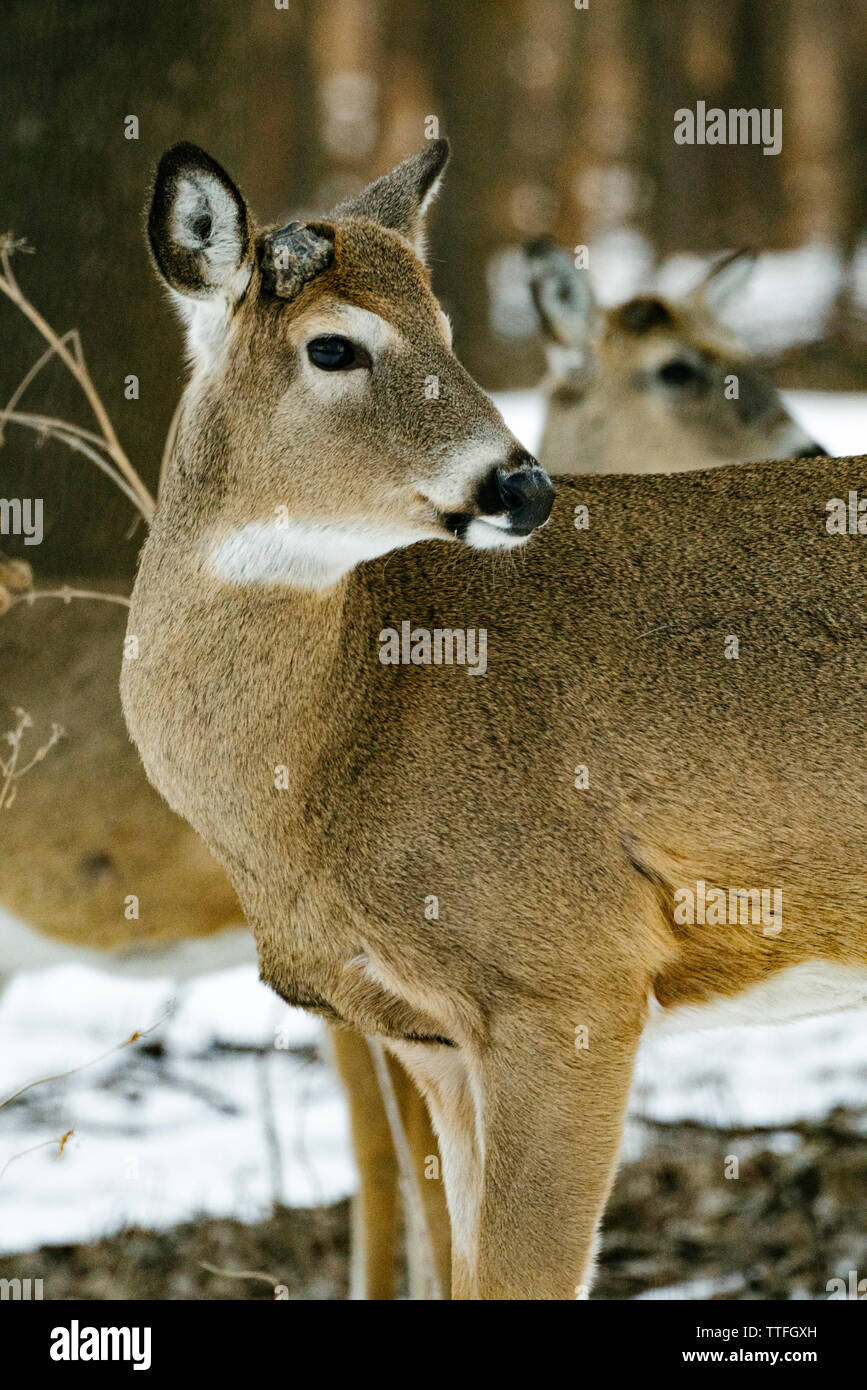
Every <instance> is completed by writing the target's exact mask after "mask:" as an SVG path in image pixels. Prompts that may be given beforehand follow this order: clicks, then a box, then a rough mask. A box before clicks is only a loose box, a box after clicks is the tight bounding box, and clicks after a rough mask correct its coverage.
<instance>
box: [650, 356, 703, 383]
mask: <svg viewBox="0 0 867 1390" xmlns="http://www.w3.org/2000/svg"><path fill="white" fill-rule="evenodd" d="M658 376H659V379H660V381H662V382H664V383H665V385H666V386H696V385H698V383H699V382H701V381H703V380H704V378H703V376H702V374H701V372H700V371H699V370H698V368H697V367H696V366H694V365H693V363H692V362H687V361H686V359H685V358H683V357H673V358H672V359H671V361H670V362H664V363H663V364H662V366H661V367H660V368H659V372H658Z"/></svg>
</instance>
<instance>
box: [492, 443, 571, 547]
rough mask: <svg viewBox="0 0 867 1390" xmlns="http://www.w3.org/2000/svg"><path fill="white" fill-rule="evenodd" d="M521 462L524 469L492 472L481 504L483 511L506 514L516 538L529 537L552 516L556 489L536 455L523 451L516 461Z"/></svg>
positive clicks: (495, 470)
mask: <svg viewBox="0 0 867 1390" xmlns="http://www.w3.org/2000/svg"><path fill="white" fill-rule="evenodd" d="M517 459H521V465H520V467H517V468H516V467H512V468H495V469H494V470H493V471H492V473H491V474H490V476H489V477H488V478H487V479H486V480H485V484H484V486H483V488H482V495H481V497H480V499H479V502H480V506H481V510H482V511H483V512H487V513H488V515H495V514H497V513H502V512H505V513H506V515H507V516H508V518H509V529H510V530H511V532H512V533H513V534H514V535H520V536H529V534H530V532H531V531H535V530H536V528H537V527H538V526H543V525H544V523H545V522H546V521H547V520H548V517H549V516H550V515H551V508H552V507H553V505H554V488H553V485H552V483H551V479H550V478H549V477H548V474H547V473H546V472H545V471H544V469H542V468H540V467H539V465H538V464H537V463H536V460H535V459H534V458H533V457H532V455H530V454H525V453H523V451H522V452H521V453H520V454H517V455H516V457H515V460H514V461H515V462H517ZM524 460H526V462H524ZM510 462H512V460H510Z"/></svg>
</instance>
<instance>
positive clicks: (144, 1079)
mask: <svg viewBox="0 0 867 1390" xmlns="http://www.w3.org/2000/svg"><path fill="white" fill-rule="evenodd" d="M790 400H791V404H792V408H793V410H795V411H796V412H797V413H798V415H799V418H801V419H802V420H803V422H804V424H805V425H806V427H807V428H808V429H809V430H810V432H811V433H815V434H816V435H817V437H818V438H819V439H821V440H823V441H824V442H827V443H828V445H829V446H830V447H831V448H833V449H837V450H839V451H840V452H843V451H845V452H856V451H865V450H867V397H864V396H855V395H837V394H834V395H831V394H828V393H822V392H797V393H793V394H792V396H791V397H790ZM498 404H499V405H500V407H501V408H502V409H503V411H504V413H505V415H506V418H507V420H508V422H509V424H510V426H511V427H512V429H513V430H514V431H515V433H516V434H517V435H518V437H519V438H521V439H522V441H523V442H524V443H525V444H526V445H527V446H528V447H529V448H533V447H534V445H535V443H536V442H537V440H538V434H539V425H540V415H541V411H540V402H539V399H538V396H537V395H536V394H535V393H534V392H529V391H519V392H510V393H506V394H505V395H502V396H500V397H499V398H498ZM173 997H174V999H175V1004H174V1008H173V1011H172V1012H171V1013H170V1014H169V1015H168V1016H165V1015H166V1011H167V1009H168V1008H169V1006H170V1001H171V1000H172V998H173ZM160 1019H162V1022H161V1023H159V1026H158V1027H157V1028H156V1029H155V1031H154V1032H153V1033H152V1034H151V1036H150V1037H149V1038H147V1039H146V1040H145V1041H144V1043H139V1044H138V1045H135V1046H130V1047H121V1048H120V1050H114V1051H111V1052H110V1055H108V1056H107V1057H105V1058H103V1060H101V1061H99V1062H97V1063H96V1064H95V1065H93V1066H89V1067H88V1066H86V1064H87V1063H88V1062H91V1061H92V1060H93V1059H94V1058H97V1057H99V1056H100V1055H101V1054H102V1053H105V1052H106V1051H107V1050H108V1049H117V1048H118V1045H119V1044H122V1043H123V1041H124V1039H126V1038H128V1037H129V1035H130V1034H131V1033H132V1032H133V1031H134V1030H136V1029H139V1030H145V1029H148V1028H150V1027H151V1026H152V1025H153V1024H154V1023H156V1022H157V1021H158V1020H160ZM321 1040H322V1029H321V1027H320V1025H319V1024H318V1022H317V1021H316V1020H314V1019H312V1018H310V1017H308V1016H307V1015H304V1014H301V1013H299V1012H292V1011H290V1010H287V1008H286V1006H285V1005H283V1004H282V1003H281V1002H280V1001H279V1000H278V999H277V998H276V996H274V995H273V994H272V993H271V992H270V991H268V990H267V989H266V988H265V987H264V986H263V985H261V984H260V983H259V981H258V979H257V977H256V971H255V967H254V966H252V965H251V966H239V967H236V968H234V969H232V970H224V971H222V972H220V973H218V974H214V975H210V976H204V977H201V978H198V979H194V980H191V981H187V982H185V983H184V984H183V985H182V986H180V987H176V986H175V985H174V984H173V982H172V981H171V980H168V979H165V980H160V979H147V980H127V979H118V978H117V977H109V976H106V975H103V974H100V973H99V972H98V971H96V970H93V969H90V968H88V967H85V966H79V965H64V966H61V967H57V968H54V969H51V970H45V971H42V972H33V973H29V974H21V975H18V976H16V977H15V978H14V979H13V981H12V984H11V985H10V987H9V989H8V991H7V992H6V993H5V994H4V995H3V996H2V997H0V1099H2V1097H4V1096H6V1095H8V1094H9V1093H11V1092H12V1091H14V1090H15V1089H16V1088H17V1087H19V1086H23V1085H26V1084H27V1083H28V1082H30V1081H32V1080H34V1079H36V1078H40V1077H49V1076H51V1075H54V1074H55V1073H58V1072H64V1071H67V1070H69V1069H70V1068H73V1067H78V1066H85V1068H86V1069H85V1070H83V1071H80V1072H78V1073H76V1074H75V1075H73V1076H70V1077H68V1078H67V1079H65V1080H61V1081H51V1082H46V1083H44V1084H40V1085H37V1086H36V1087H34V1088H33V1089H31V1090H30V1091H28V1093H27V1095H26V1097H23V1098H22V1099H21V1100H20V1101H18V1102H16V1103H15V1104H13V1105H10V1106H8V1107H6V1108H4V1109H2V1110H0V1251H15V1250H25V1249H28V1248H30V1247H31V1246H33V1245H35V1244H38V1243H41V1242H48V1243H64V1242H68V1241H74V1240H87V1239H93V1238H97V1237H99V1236H101V1235H104V1234H108V1233H110V1232H113V1231H116V1230H119V1229H121V1228H123V1227H124V1226H125V1225H127V1224H129V1223H131V1222H138V1223H143V1224H145V1225H148V1226H153V1227H166V1226H170V1225H172V1224H174V1223H175V1222H177V1221H181V1220H184V1219H188V1218H190V1217H193V1216H195V1215H197V1214H200V1213H210V1214H214V1215H229V1214H231V1215H235V1216H240V1217H242V1218H244V1219H253V1218H255V1217H257V1216H260V1215H263V1214H264V1213H266V1212H267V1211H268V1209H269V1208H270V1206H271V1203H272V1202H273V1200H274V1199H275V1197H276V1198H279V1200H281V1201H284V1202H288V1203H290V1204H294V1205H307V1204H318V1203H325V1202H331V1201H334V1200H336V1199H337V1198H339V1197H342V1196H345V1195H346V1194H347V1193H348V1192H350V1191H351V1190H352V1188H353V1186H354V1183H355V1172H354V1165H353V1162H352V1158H351V1155H350V1152H349V1147H348V1130H347V1120H346V1113H345V1106H344V1103H343V1100H342V1096H341V1094H340V1090H339V1087H338V1083H337V1081H336V1080H335V1078H334V1076H333V1074H332V1073H331V1071H330V1070H329V1068H328V1067H327V1065H326V1064H325V1063H324V1062H323V1061H322V1059H321V1056H320V1055H319V1046H320V1043H321ZM157 1042H159V1043H161V1044H162V1048H163V1052H162V1055H154V1046H153V1045H154V1044H156V1043H157ZM838 1105H846V1106H850V1107H852V1108H854V1109H858V1110H860V1109H865V1111H867V1013H865V1012H860V1011H859V1012H853V1013H848V1014H837V1015H833V1016H826V1017H824V1018H817V1019H810V1020H806V1021H803V1022H799V1023H793V1024H788V1025H785V1026H780V1025H777V1026H774V1027H769V1028H757V1027H752V1028H740V1029H715V1030H713V1031H708V1032H705V1033H687V1034H678V1035H674V1036H671V1037H664V1038H658V1039H655V1040H647V1041H646V1042H645V1043H644V1045H643V1047H642V1049H641V1053H640V1057H639V1062H638V1067H637V1071H636V1078H635V1084H634V1088H633V1096H632V1103H631V1108H630V1113H631V1116H632V1121H631V1123H630V1126H629V1129H628V1132H627V1138H626V1145H625V1150H626V1153H627V1154H628V1153H629V1152H630V1151H635V1149H636V1147H637V1145H638V1144H639V1143H640V1142H641V1124H640V1120H641V1117H647V1118H651V1119H655V1120H660V1121H670V1120H674V1119H688V1118H692V1119H695V1120H699V1121H706V1122H712V1123H714V1124H726V1125H750V1124H753V1123H756V1124H762V1125H774V1124H779V1125H786V1124H789V1123H791V1122H792V1121H794V1120H797V1119H804V1118H813V1119H819V1118H821V1117H823V1116H825V1115H827V1114H828V1113H829V1112H830V1111H831V1110H833V1109H834V1107H835V1106H838ZM69 1129H72V1130H74V1135H73V1136H72V1138H71V1139H70V1140H69V1141H68V1142H67V1144H66V1146H65V1149H64V1152H63V1154H62V1155H61V1156H60V1157H59V1158H58V1157H56V1151H57V1144H56V1143H55V1144H53V1145H51V1146H50V1147H44V1148H40V1149H36V1150H35V1151H33V1152H27V1153H25V1152H24V1151H25V1150H28V1149H31V1148H32V1147H33V1146H34V1145H38V1144H44V1143H45V1142H46V1141H49V1140H52V1139H58V1138H59V1137H60V1136H61V1135H62V1134H64V1133H65V1132H66V1131H67V1130H69ZM271 1130H273V1131H274V1132H276V1152H275V1142H274V1141H273V1140H269V1138H268V1134H269V1132H271ZM16 1155H20V1157H16ZM4 1165H5V1166H4ZM275 1171H277V1172H279V1178H276V1179H275V1178H274V1176H273V1175H274V1173H275ZM275 1183H276V1190H275Z"/></svg>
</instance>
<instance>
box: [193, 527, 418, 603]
mask: <svg viewBox="0 0 867 1390" xmlns="http://www.w3.org/2000/svg"><path fill="white" fill-rule="evenodd" d="M430 534H431V535H433V532H431V533H430ZM423 539H425V537H424V536H423V535H421V534H420V533H418V532H410V531H408V530H401V529H400V528H398V527H395V528H394V529H382V530H376V529H374V528H371V527H365V526H364V524H363V523H362V522H361V521H359V522H358V524H357V526H353V525H352V524H351V523H350V522H345V523H342V524H339V523H332V522H327V521H321V522H320V521H292V520H287V521H283V520H280V521H250V522H248V523H247V525H246V526H242V527H241V528H240V530H238V531H233V532H232V533H231V535H228V536H225V537H224V538H223V540H221V541H220V542H219V543H218V544H217V546H216V547H215V548H214V550H213V551H212V553H211V568H212V570H213V573H214V574H215V575H216V576H217V578H218V579H222V580H223V581H225V582H226V583H229V584H287V585H290V586H292V587H295V588H300V589H330V588H331V587H332V585H334V584H336V583H337V581H338V580H339V579H342V577H343V575H345V574H348V573H349V571H350V570H352V569H354V568H355V566H356V565H360V564H361V563H362V561H364V560H375V559H376V557H377V556H378V555H386V554H387V553H388V551H390V550H397V549H399V548H400V547H402V546H405V545H412V544H413V543H414V542H415V541H419V540H423Z"/></svg>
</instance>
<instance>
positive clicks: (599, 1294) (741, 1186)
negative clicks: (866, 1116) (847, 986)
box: [0, 1110, 867, 1300]
mask: <svg viewBox="0 0 867 1390" xmlns="http://www.w3.org/2000/svg"><path fill="white" fill-rule="evenodd" d="M862 1120H863V1116H859V1115H853V1114H851V1113H850V1112H847V1111H844V1110H838V1111H835V1112H834V1113H833V1114H832V1115H831V1116H830V1117H829V1118H828V1119H827V1120H826V1121H825V1122H823V1123H821V1124H809V1123H801V1124H797V1125H794V1126H792V1127H791V1128H785V1129H782V1128H781V1129H768V1130H756V1129H745V1130H744V1129H742V1130H728V1129H714V1128H711V1127H708V1126H703V1125H698V1124H695V1123H685V1124H663V1125H652V1126H649V1127H648V1134H647V1136H646V1142H647V1152H646V1153H645V1154H644V1155H643V1156H642V1157H641V1158H639V1159H638V1160H636V1161H634V1162H630V1163H627V1164H625V1165H624V1166H623V1168H622V1169H621V1171H620V1174H619V1177H618V1180H617V1184H616V1186H615V1189H614V1193H613V1195H612V1199H611V1203H610V1205H609V1209H608V1214H607V1218H606V1223H605V1232H604V1242H603V1249H602V1256H601V1260H600V1266H599V1274H598V1278H597V1281H596V1284H595V1286H594V1288H593V1293H592V1297H593V1298H605V1299H628V1298H634V1297H636V1296H645V1297H646V1296H648V1295H651V1296H652V1294H653V1292H654V1291H655V1292H656V1296H658V1297H660V1296H661V1297H668V1298H698V1299H716V1298H721V1299H792V1298H804V1299H815V1298H826V1297H827V1287H826V1286H827V1282H828V1279H829V1278H830V1277H832V1276H833V1275H834V1274H842V1276H843V1278H844V1279H848V1271H849V1270H850V1269H851V1270H856V1271H858V1270H859V1268H860V1270H861V1272H862V1273H863V1274H867V1239H865V1225H864V1191H865V1182H867V1139H865V1137H864V1136H863V1134H860V1133H859V1126H860V1123H861V1121H862ZM736 1155H740V1158H739V1160H738V1161H739V1176H738V1177H736V1178H735V1177H730V1178H725V1177H722V1178H721V1177H720V1174H721V1172H723V1171H724V1168H725V1166H726V1160H727V1159H728V1160H729V1163H728V1166H729V1170H730V1171H731V1169H732V1164H731V1158H732V1157H733V1156H736ZM348 1220H349V1204H348V1202H346V1201H342V1202H337V1203H334V1204H333V1205H330V1206H327V1207H319V1208H289V1207H278V1208H277V1210H276V1211H275V1212H274V1214H273V1215H272V1216H270V1217H268V1218H267V1219H265V1220H261V1221H257V1222H253V1223H250V1224H245V1223H243V1222H240V1221H236V1220H231V1219H225V1218H207V1217H203V1218H201V1219H199V1220H196V1221H187V1222H183V1223H182V1224H180V1225H178V1226H175V1227H173V1228H170V1229H168V1230H165V1231H153V1230H143V1229H141V1228H139V1227H131V1228H129V1229H127V1230H124V1231H121V1232H119V1233H118V1234H116V1235H113V1236H110V1237H107V1238H105V1239H103V1240H100V1241H96V1242H93V1243H88V1244H80V1245H76V1244H69V1245H57V1246H42V1247H41V1248H40V1249H38V1250H35V1251H32V1252H28V1253H26V1254H24V1253H18V1254H16V1255H12V1256H6V1257H4V1258H0V1278H14V1277H22V1275H24V1274H25V1273H26V1276H27V1277H30V1278H41V1279H42V1280H43V1281H44V1290H43V1292H44V1297H45V1298H47V1299H66V1298H83V1299H97V1300H105V1299H108V1300H112V1299H148V1298H151V1299H237V1298H244V1299H271V1298H273V1297H274V1289H273V1286H274V1284H280V1285H283V1286H285V1289H286V1293H285V1294H284V1295H283V1296H284V1297H285V1296H288V1297H289V1298H290V1299H343V1298H346V1296H347V1289H348V1259H349V1230H348ZM205 1265H210V1266H211V1267H212V1269H211V1270H209V1269H206V1268H204V1266H205ZM214 1269H217V1270H219V1271H221V1272H220V1273H214V1272H213V1270H214ZM251 1271H252V1272H254V1273H256V1274H259V1275H267V1276H269V1277H268V1278H267V1279H266V1278H258V1277H256V1278H251V1277H249V1272H251ZM239 1272H240V1273H242V1272H248V1277H240V1273H239Z"/></svg>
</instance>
